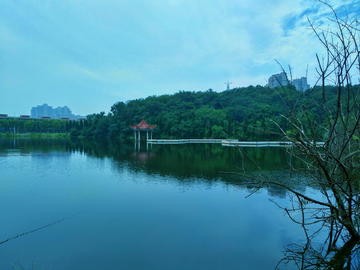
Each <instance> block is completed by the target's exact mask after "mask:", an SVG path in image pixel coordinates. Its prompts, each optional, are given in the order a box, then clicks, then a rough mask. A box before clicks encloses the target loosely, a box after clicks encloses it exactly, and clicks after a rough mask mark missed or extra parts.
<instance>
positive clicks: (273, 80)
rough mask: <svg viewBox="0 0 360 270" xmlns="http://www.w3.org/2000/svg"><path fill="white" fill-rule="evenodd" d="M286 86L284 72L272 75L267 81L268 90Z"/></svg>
mask: <svg viewBox="0 0 360 270" xmlns="http://www.w3.org/2000/svg"><path fill="white" fill-rule="evenodd" d="M287 84H288V79H287V76H286V73H285V72H281V73H280V74H274V75H272V76H271V77H270V78H269V80H268V86H269V87H270V88H275V87H280V86H282V85H287Z"/></svg>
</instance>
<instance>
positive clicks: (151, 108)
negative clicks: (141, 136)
mask: <svg viewBox="0 0 360 270" xmlns="http://www.w3.org/2000/svg"><path fill="white" fill-rule="evenodd" d="M358 87H359V86H358V85H355V86H349V88H350V90H351V91H354V92H356V91H358ZM325 92H326V95H327V97H326V98H327V102H329V103H334V100H335V98H336V94H337V90H336V88H335V87H333V86H327V87H325ZM322 99H323V96H322V89H321V88H320V87H314V88H313V89H308V90H306V91H297V90H296V89H295V88H293V87H291V86H288V87H286V88H284V89H283V88H275V89H271V88H269V87H263V86H259V85H258V86H256V87H254V86H249V87H243V88H234V89H231V90H228V91H224V92H221V93H217V92H214V91H212V89H209V90H207V91H205V92H189V91H180V92H178V93H175V94H173V95H162V96H150V97H147V98H145V99H136V100H131V101H128V102H126V103H124V102H117V103H115V104H114V105H113V106H112V107H111V110H110V112H109V113H108V114H105V112H101V113H94V114H91V115H88V116H87V117H86V120H85V121H29V123H27V122H28V121H23V122H24V123H23V126H20V125H19V127H18V131H19V132H21V131H24V132H38V131H40V132H69V133H70V135H71V136H84V137H93V138H97V139H105V138H118V137H120V136H126V137H128V136H132V135H133V130H132V129H131V128H130V126H131V125H136V124H138V123H139V122H140V121H141V120H142V118H144V119H145V121H146V122H147V123H149V124H151V125H157V128H156V129H155V130H154V132H153V137H154V138H166V139H167V138H232V139H239V140H281V137H280V136H279V135H277V134H276V133H278V132H279V130H280V129H279V128H281V129H283V130H284V131H287V132H291V126H289V123H288V122H287V121H286V120H285V119H284V117H282V116H281V115H285V116H288V115H289V113H290V109H291V108H297V110H304V111H306V114H304V117H306V118H307V121H317V122H318V123H319V124H320V125H321V124H323V121H324V115H323V110H322V108H321V107H320V106H319V104H321V102H322ZM3 121H4V120H0V128H1V127H5V128H6V127H12V125H13V124H12V123H10V122H11V121H14V120H7V121H8V123H5V124H4V123H3ZM275 123H276V124H275ZM263 130H266V131H267V132H262V131H263ZM318 132H320V133H319V134H318V135H319V137H321V136H322V135H323V134H321V131H318Z"/></svg>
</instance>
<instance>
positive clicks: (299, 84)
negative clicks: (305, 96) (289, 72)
mask: <svg viewBox="0 0 360 270" xmlns="http://www.w3.org/2000/svg"><path fill="white" fill-rule="evenodd" d="M292 85H293V86H295V87H296V89H297V90H299V91H305V90H307V89H309V88H310V85H308V83H307V79H306V77H301V78H300V79H294V80H293V81H292Z"/></svg>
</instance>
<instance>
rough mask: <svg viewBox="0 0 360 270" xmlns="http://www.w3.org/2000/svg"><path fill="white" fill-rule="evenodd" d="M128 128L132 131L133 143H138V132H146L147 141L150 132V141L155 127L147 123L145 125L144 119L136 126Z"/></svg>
mask: <svg viewBox="0 0 360 270" xmlns="http://www.w3.org/2000/svg"><path fill="white" fill-rule="evenodd" d="M130 127H131V128H132V129H133V130H134V137H135V141H140V132H141V131H146V140H148V139H149V131H150V135H151V139H152V133H153V130H154V129H155V128H156V126H151V125H149V124H148V123H146V122H145V120H144V117H143V119H142V120H141V122H140V123H139V124H137V125H136V126H130ZM136 132H137V134H138V136H137V135H136Z"/></svg>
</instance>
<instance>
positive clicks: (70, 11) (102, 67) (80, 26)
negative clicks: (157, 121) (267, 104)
mask: <svg viewBox="0 0 360 270" xmlns="http://www.w3.org/2000/svg"><path fill="white" fill-rule="evenodd" d="M329 2H330V3H331V4H332V5H334V6H335V7H339V8H340V7H341V6H344V7H346V10H347V12H348V13H349V14H350V15H351V14H352V13H354V14H360V1H357V0H353V1H348V0H345V1H344V0H338V1H335V0H331V1H329ZM341 10H344V9H341ZM325 12H328V10H327V9H326V8H325V7H324V6H323V5H319V4H318V2H316V1H315V0H294V1H289V0H236V1H235V0H61V1H58V0H56V1H55V0H41V1H39V0H1V1H0V113H6V114H9V115H14V113H15V115H20V114H30V110H31V107H33V106H36V105H42V104H43V103H47V104H48V105H51V106H53V107H58V106H65V105H67V106H69V107H70V109H71V110H72V112H73V113H74V114H80V115H87V114H90V113H98V112H100V111H105V112H108V111H109V110H110V108H111V106H112V105H113V104H114V103H115V102H117V101H127V100H132V99H137V98H146V97H148V96H152V95H162V94H173V93H175V92H178V91H179V90H185V91H205V90H207V89H209V88H212V89H213V90H214V91H219V92H220V91H223V90H224V89H226V85H225V82H226V81H228V80H229V81H230V82H232V84H231V88H233V87H246V86H249V85H265V84H266V83H267V79H268V78H269V77H270V76H271V75H272V74H275V73H279V72H280V71H281V70H280V67H279V65H278V64H277V63H276V62H275V60H274V59H277V60H278V61H279V62H280V63H281V64H282V65H283V66H284V67H287V66H288V65H291V67H292V71H293V77H294V78H298V77H302V76H305V75H306V69H307V66H308V67H309V68H308V81H309V83H310V84H313V83H314V82H315V67H316V62H315V53H320V54H321V53H322V52H323V49H322V47H321V46H320V44H319V42H318V41H317V40H316V38H315V36H314V35H310V34H311V30H310V29H309V28H308V22H307V16H309V17H310V18H311V19H318V20H320V19H323V18H324V17H325V16H324V13H325Z"/></svg>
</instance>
